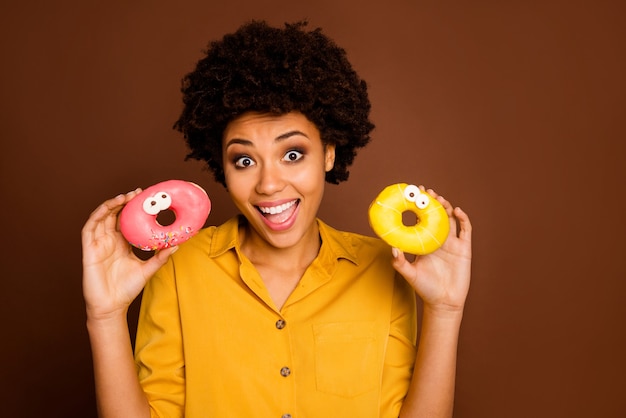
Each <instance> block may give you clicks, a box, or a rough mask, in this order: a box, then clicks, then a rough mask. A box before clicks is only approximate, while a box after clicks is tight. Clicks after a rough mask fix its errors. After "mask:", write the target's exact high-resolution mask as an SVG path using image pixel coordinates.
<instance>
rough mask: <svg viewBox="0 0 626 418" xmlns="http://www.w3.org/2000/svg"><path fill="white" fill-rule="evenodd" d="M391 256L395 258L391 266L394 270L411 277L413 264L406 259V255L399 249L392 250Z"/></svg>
mask: <svg viewBox="0 0 626 418" xmlns="http://www.w3.org/2000/svg"><path fill="white" fill-rule="evenodd" d="M391 254H392V256H393V259H392V262H391V264H392V265H393V268H395V269H396V271H397V272H398V273H400V274H401V275H402V276H404V277H411V275H412V272H413V268H412V266H411V263H409V261H408V260H407V259H406V257H405V256H404V253H403V252H402V251H400V250H399V249H398V248H395V247H394V248H392V249H391Z"/></svg>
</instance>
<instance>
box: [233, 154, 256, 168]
mask: <svg viewBox="0 0 626 418" xmlns="http://www.w3.org/2000/svg"><path fill="white" fill-rule="evenodd" d="M252 165H254V161H252V158H250V157H247V156H244V157H239V158H237V159H236V160H235V167H237V168H246V167H250V166H252Z"/></svg>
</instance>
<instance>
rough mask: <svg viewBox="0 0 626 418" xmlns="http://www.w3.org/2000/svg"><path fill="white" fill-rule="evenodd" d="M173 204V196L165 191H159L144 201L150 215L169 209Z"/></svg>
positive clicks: (144, 206) (144, 207)
mask: <svg viewBox="0 0 626 418" xmlns="http://www.w3.org/2000/svg"><path fill="white" fill-rule="evenodd" d="M171 205H172V198H171V196H170V195H169V194H167V193H165V192H158V193H156V194H155V195H154V196H150V197H148V198H147V199H146V200H144V201H143V210H144V211H145V212H146V213H147V214H148V215H158V214H159V212H161V211H163V210H167V209H169V208H170V206H171Z"/></svg>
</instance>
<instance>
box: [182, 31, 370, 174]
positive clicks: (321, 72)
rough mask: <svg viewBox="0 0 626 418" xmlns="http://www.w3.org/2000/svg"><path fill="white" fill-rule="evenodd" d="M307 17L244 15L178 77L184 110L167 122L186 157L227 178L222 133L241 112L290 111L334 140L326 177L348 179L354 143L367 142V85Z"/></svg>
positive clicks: (358, 145) (328, 141) (323, 136)
mask: <svg viewBox="0 0 626 418" xmlns="http://www.w3.org/2000/svg"><path fill="white" fill-rule="evenodd" d="M306 25H307V22H306V21H303V22H297V23H293V24H289V23H286V24H285V26H284V28H274V27H270V26H269V25H268V24H267V23H266V22H264V21H251V22H248V23H246V24H244V25H243V26H241V27H240V28H239V29H238V30H237V31H236V32H234V33H232V34H228V35H225V36H224V37H223V38H222V39H221V40H220V41H213V42H211V43H210V44H209V46H208V49H207V50H206V51H205V56H204V57H203V58H202V59H200V60H199V61H198V63H197V64H196V68H195V69H194V71H192V72H190V73H189V74H187V75H186V76H185V77H184V78H183V80H182V87H181V91H182V93H183V104H184V106H183V110H182V113H181V116H180V118H179V119H178V121H177V122H176V123H175V124H174V128H175V129H177V130H178V131H180V132H181V133H183V135H184V138H185V141H186V143H187V145H188V147H189V149H190V152H189V154H188V155H187V157H186V158H187V159H189V158H192V159H197V160H201V161H204V162H206V163H207V165H208V167H209V169H210V170H212V172H213V175H214V177H215V180H216V181H218V182H219V183H221V184H222V185H224V186H225V185H226V182H225V178H224V167H223V162H222V135H223V132H224V129H225V128H226V126H227V124H228V123H229V122H230V121H232V120H233V119H235V118H237V117H238V116H240V115H242V114H243V113H245V112H249V111H254V112H261V113H270V114H277V115H281V114H286V113H289V112H292V111H297V112H300V113H302V114H303V115H304V116H306V117H307V118H308V119H309V120H310V121H311V122H313V123H314V124H315V125H316V127H317V129H318V130H319V132H320V137H321V139H322V143H323V144H325V145H327V144H332V145H334V146H335V165H334V167H333V169H332V170H331V171H329V172H327V173H326V181H327V182H329V183H333V184H338V183H340V182H342V181H344V180H347V178H348V175H349V172H348V166H350V165H351V164H352V162H353V160H354V157H355V156H356V152H357V149H358V148H361V147H364V146H365V145H366V144H367V143H368V142H369V141H370V132H371V131H372V129H374V125H373V124H372V123H371V121H370V120H369V113H370V107H371V105H370V102H369V99H368V95H367V84H366V83H365V81H363V80H361V79H360V78H359V76H358V75H357V73H356V72H355V71H354V69H353V68H352V66H351V64H350V63H349V61H348V59H347V54H346V52H345V50H344V49H342V48H340V47H339V46H337V45H336V44H335V42H334V41H333V40H331V39H329V38H328V37H327V36H325V35H324V34H322V32H321V29H319V28H318V29H315V30H311V31H308V30H305V26H306Z"/></svg>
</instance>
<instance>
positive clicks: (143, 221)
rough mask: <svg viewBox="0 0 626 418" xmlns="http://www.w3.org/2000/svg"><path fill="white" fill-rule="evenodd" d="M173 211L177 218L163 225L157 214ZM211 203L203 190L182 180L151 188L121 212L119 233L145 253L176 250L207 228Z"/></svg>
mask: <svg viewBox="0 0 626 418" xmlns="http://www.w3.org/2000/svg"><path fill="white" fill-rule="evenodd" d="M168 209H169V210H171V211H172V212H173V213H174V216H175V217H176V219H175V220H174V223H172V224H171V225H167V226H163V225H161V224H160V223H159V222H158V220H157V215H158V214H159V213H160V212H161V211H164V210H168ZM209 212H211V200H210V199H209V196H208V195H207V193H206V192H205V191H204V189H203V188H202V187H200V186H198V185H197V184H195V183H191V182H189V181H183V180H168V181H164V182H161V183H157V184H155V185H154V186H150V187H148V188H147V189H145V190H144V191H142V192H141V193H139V194H138V195H137V196H135V197H134V198H132V199H131V201H130V202H128V203H127V204H126V206H124V209H122V213H120V231H121V232H122V235H124V238H126V239H127V240H128V242H130V243H131V245H133V246H135V247H137V248H140V249H142V250H144V251H152V250H160V249H163V248H167V247H173V246H175V245H178V244H181V243H183V242H185V241H187V240H188V239H189V238H191V237H192V236H194V235H195V234H197V233H198V231H200V229H201V228H202V227H203V226H204V222H205V221H206V219H207V217H208V216H209Z"/></svg>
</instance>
